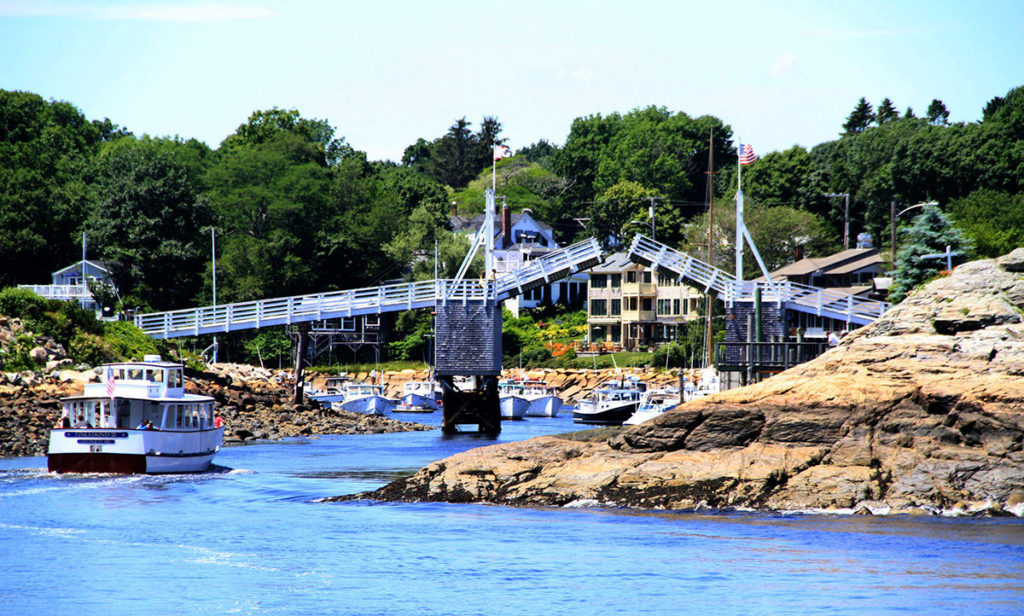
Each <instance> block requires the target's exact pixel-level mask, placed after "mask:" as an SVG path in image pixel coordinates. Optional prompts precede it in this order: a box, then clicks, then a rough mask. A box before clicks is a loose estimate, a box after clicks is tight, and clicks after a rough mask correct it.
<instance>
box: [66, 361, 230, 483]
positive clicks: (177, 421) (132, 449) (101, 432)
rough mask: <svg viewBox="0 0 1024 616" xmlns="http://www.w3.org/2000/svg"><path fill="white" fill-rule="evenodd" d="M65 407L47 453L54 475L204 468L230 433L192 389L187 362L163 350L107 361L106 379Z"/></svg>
mask: <svg viewBox="0 0 1024 616" xmlns="http://www.w3.org/2000/svg"><path fill="white" fill-rule="evenodd" d="M61 404H62V406H63V411H62V415H61V420H60V422H61V423H60V425H59V426H58V427H57V428H54V429H53V430H51V431H50V443H49V447H48V449H47V454H46V458H47V462H46V463H47V467H48V469H49V470H50V471H51V472H56V473H121V474H137V473H194V472H202V471H205V470H208V469H209V468H210V464H211V462H212V461H213V457H214V456H215V455H216V453H217V452H218V451H219V450H220V446H221V442H222V440H223V437H224V425H223V422H222V420H220V418H219V417H215V416H214V401H213V398H211V397H209V396H201V395H197V394H188V393H185V377H184V369H183V367H182V365H181V364H178V363H172V362H164V361H161V359H160V357H159V356H157V355H147V356H146V357H145V358H144V361H141V362H123V363H114V364H105V365H104V366H103V372H102V380H101V382H99V383H89V384H86V386H85V389H84V391H83V393H82V394H81V395H78V396H70V397H67V398H64V399H62V400H61ZM133 426H134V427H133Z"/></svg>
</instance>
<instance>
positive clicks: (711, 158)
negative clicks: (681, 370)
mask: <svg viewBox="0 0 1024 616" xmlns="http://www.w3.org/2000/svg"><path fill="white" fill-rule="evenodd" d="M706 173H707V176H708V265H710V266H711V267H714V266H715V262H714V256H715V250H714V243H713V242H712V232H713V231H714V228H715V129H714V128H712V129H711V130H710V132H709V134H708V170H707V172H706ZM710 291H711V290H710V289H708V290H706V291H704V293H705V295H704V305H705V307H706V311H707V319H708V326H707V354H708V363H707V365H708V366H711V365H712V363H713V362H712V359H711V352H712V329H711V293H710Z"/></svg>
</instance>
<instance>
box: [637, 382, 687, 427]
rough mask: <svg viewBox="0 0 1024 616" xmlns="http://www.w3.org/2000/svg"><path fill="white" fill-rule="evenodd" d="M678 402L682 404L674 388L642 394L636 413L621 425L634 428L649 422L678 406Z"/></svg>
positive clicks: (677, 390)
mask: <svg viewBox="0 0 1024 616" xmlns="http://www.w3.org/2000/svg"><path fill="white" fill-rule="evenodd" d="M680 402H682V397H681V396H680V394H679V389H678V388H676V387H666V388H664V389H657V390H652V391H648V392H647V393H646V394H644V396H643V399H642V400H641V401H640V406H639V407H637V409H636V412H635V413H633V415H632V416H630V418H629V419H627V420H626V421H624V422H623V425H625V426H635V425H637V424H642V423H644V422H645V421H650V420H652V419H654V418H655V417H657V416H659V415H661V414H662V413H664V412H665V411H667V410H669V409H674V408H675V407H677V406H679V403H680Z"/></svg>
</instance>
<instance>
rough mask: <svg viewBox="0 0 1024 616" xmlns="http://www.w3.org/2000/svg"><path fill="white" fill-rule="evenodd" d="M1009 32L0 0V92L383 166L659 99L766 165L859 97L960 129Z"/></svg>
mask: <svg viewBox="0 0 1024 616" xmlns="http://www.w3.org/2000/svg"><path fill="white" fill-rule="evenodd" d="M712 5H714V6H712ZM1022 31H1024V1H1018V0H1011V1H989V0H976V1H963V2H951V1H942V0H931V1H928V2H918V1H904V2H898V1H893V0H890V1H874V0H862V1H859V2H837V1H819V2H801V1H789V2H770V1H760V2H720V3H712V2H707V1H702V2H683V1H675V2H646V1H644V0H636V1H634V2H563V1H559V0H548V1H546V2H534V1H530V0H516V1H509V2H502V3H487V2H426V1H422V0H421V1H418V2H417V1H404V0H391V1H380V0H378V1H366V2H340V1H339V2H328V1H313V0H310V1H302V0H297V1H294V2H269V1H265V0H218V1H211V2H204V1H190V2H177V1H171V0H163V1H155V2H144V1H142V0H135V1H134V2H120V1H113V0H97V1H88V0H81V1H75V2H72V1H67V0H0V88H3V89H7V90H25V91H30V92H35V93H37V94H40V95H42V96H43V97H44V98H47V99H55V100H64V101H68V102H71V103H72V104H74V105H75V106H77V107H78V108H79V109H81V110H82V111H83V112H84V113H85V115H86V116H87V117H88V118H90V119H102V118H104V117H109V118H110V119H111V120H112V121H114V122H115V123H117V124H120V125H121V126H124V127H126V128H128V129H129V130H131V131H133V132H134V133H135V134H137V135H141V134H144V133H145V134H150V135H153V136H174V135H179V136H181V137H184V138H191V137H195V138H197V139H200V140H202V141H205V142H206V143H208V144H209V145H210V146H212V147H217V146H218V145H219V143H220V142H221V141H222V140H223V139H224V138H225V137H226V136H228V135H229V134H231V133H232V132H234V131H235V129H236V128H237V127H238V125H239V124H242V123H244V122H245V121H246V119H247V118H248V116H249V115H250V114H251V113H252V112H253V111H255V110H257V109H269V108H271V107H279V108H285V109H291V108H295V109H298V110H299V112H300V113H301V114H302V115H303V116H304V117H309V118H321V119H325V120H327V121H328V122H330V124H331V125H332V126H334V127H335V128H336V130H337V135H338V136H343V137H345V138H346V139H347V141H348V142H349V144H351V145H352V146H353V147H355V148H356V149H359V150H363V151H366V152H367V153H368V154H369V156H370V158H371V159H374V160H377V159H386V158H390V159H392V160H398V159H400V158H401V155H402V151H403V150H404V149H405V147H406V146H408V145H410V144H412V143H414V142H415V141H416V139H417V138H420V137H423V138H426V139H433V138H436V137H438V136H440V135H442V134H443V133H444V132H445V131H446V130H447V128H448V126H450V125H451V124H452V122H453V121H454V120H456V119H457V118H460V117H462V116H465V117H466V118H467V119H468V120H470V121H471V122H472V123H473V126H474V127H477V126H479V123H480V120H481V118H482V117H483V116H484V115H491V116H496V117H497V118H498V119H499V120H500V121H501V122H502V124H503V126H504V133H503V134H504V136H505V137H506V138H508V140H509V143H510V145H511V146H512V147H513V149H515V148H518V147H523V146H525V145H528V144H530V143H533V142H535V141H537V140H539V139H542V138H543V139H548V140H549V141H551V142H553V143H556V144H562V143H564V141H565V137H566V135H567V134H568V131H569V128H570V125H571V123H572V120H573V119H574V118H577V117H580V116H585V115H590V114H594V113H600V114H608V113H611V112H623V113H624V112H627V111H629V110H630V109H633V108H636V107H644V106H648V105H657V106H663V107H666V108H668V109H669V110H671V111H673V112H675V111H683V112H686V113H688V114H690V115H692V116H700V115H704V114H711V115H714V116H717V117H719V118H721V119H722V120H723V121H724V122H726V123H727V124H729V125H731V126H732V128H733V130H734V133H735V134H736V135H738V136H739V137H742V139H743V141H744V142H749V143H751V144H753V145H754V148H755V150H756V151H757V152H758V153H760V154H763V153H765V152H767V151H772V150H783V149H786V148H789V147H790V146H792V145H794V144H800V145H803V146H805V147H808V148H810V147H813V146H814V145H816V144H818V143H821V142H823V141H828V140H831V139H834V138H836V137H837V135H838V133H839V131H840V130H841V125H842V123H843V121H844V120H845V118H846V116H847V115H848V114H849V113H850V111H851V110H852V109H853V107H854V105H855V104H856V102H857V100H858V99H859V98H860V97H861V96H865V97H867V99H868V100H869V101H870V102H871V103H872V104H873V105H875V106H877V105H878V103H879V102H880V101H881V100H882V99H883V98H884V97H886V96H888V97H889V98H891V99H892V100H893V101H894V102H895V104H896V106H897V108H898V109H900V111H903V110H904V109H905V108H906V107H908V106H911V107H913V108H914V110H915V111H916V112H917V114H918V115H923V113H924V111H925V109H926V108H927V107H928V104H929V103H930V102H931V100H932V99H933V98H938V99H940V100H942V101H943V102H945V104H946V106H947V108H948V109H949V111H950V119H951V120H952V121H964V122H970V121H976V120H978V119H980V117H981V110H982V108H983V106H984V105H985V103H986V102H987V101H988V100H989V99H991V98H992V97H994V96H1002V95H1004V94H1005V93H1006V92H1007V91H1008V90H1010V89H1011V88H1013V87H1016V86H1019V85H1024V68H1022V67H1024V36H1022V34H1021V33H1022Z"/></svg>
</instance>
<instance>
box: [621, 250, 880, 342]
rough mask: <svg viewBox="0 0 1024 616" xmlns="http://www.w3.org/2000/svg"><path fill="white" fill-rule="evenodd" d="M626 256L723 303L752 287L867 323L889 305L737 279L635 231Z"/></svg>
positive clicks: (766, 295) (799, 306)
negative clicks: (672, 275)
mask: <svg viewBox="0 0 1024 616" xmlns="http://www.w3.org/2000/svg"><path fill="white" fill-rule="evenodd" d="M629 256H630V258H631V259H633V260H634V261H640V262H643V263H648V264H650V266H651V268H652V269H659V268H661V269H667V270H669V271H672V272H675V273H676V274H677V275H678V276H679V279H680V280H687V281H689V282H690V283H692V284H695V285H697V286H698V287H701V288H703V290H704V291H705V292H708V291H709V290H714V291H715V292H717V293H718V294H719V297H721V299H722V301H725V302H726V303H730V302H737V301H738V302H752V301H754V295H755V293H756V290H757V289H760V290H761V301H763V302H769V301H771V302H778V303H782V304H785V305H786V307H787V308H789V309H791V310H797V311H800V312H806V313H810V314H816V315H818V316H824V317H829V318H832V319H838V320H841V321H846V322H847V323H856V324H857V325H866V324H868V323H871V322H872V321H874V320H875V319H877V318H878V317H880V316H882V314H884V313H885V311H886V310H888V309H889V304H888V303H887V302H880V301H877V300H873V299H866V298H862V297H856V296H853V295H849V294H847V293H840V292H837V291H833V290H830V289H825V288H819V287H812V286H808V285H803V284H797V283H794V282H788V281H787V282H765V281H755V280H743V281H737V280H736V277H735V276H733V275H732V274H730V273H728V272H725V271H723V270H720V269H717V268H715V267H712V266H711V265H708V264H707V263H705V262H703V261H701V260H699V259H695V258H693V257H691V256H690V255H687V254H684V253H681V252H679V251H677V250H674V249H672V248H669V247H668V246H665V245H664V244H660V243H658V242H656V241H654V240H652V239H650V238H648V237H645V236H643V235H639V234H638V235H637V236H636V237H634V238H633V243H632V244H631V245H630V248H629Z"/></svg>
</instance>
